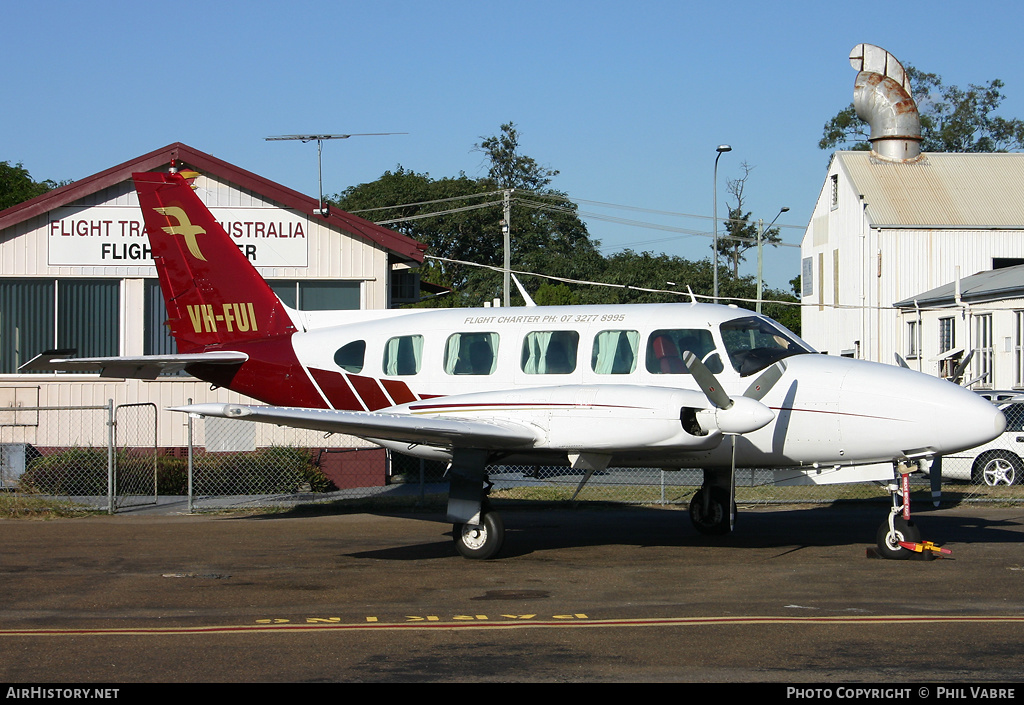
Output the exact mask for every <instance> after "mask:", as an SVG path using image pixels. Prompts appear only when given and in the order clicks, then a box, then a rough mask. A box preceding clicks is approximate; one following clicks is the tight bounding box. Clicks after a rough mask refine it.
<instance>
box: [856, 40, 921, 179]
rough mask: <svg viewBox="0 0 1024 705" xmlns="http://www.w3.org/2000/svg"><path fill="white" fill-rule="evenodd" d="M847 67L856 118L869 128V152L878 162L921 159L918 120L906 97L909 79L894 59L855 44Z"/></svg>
mask: <svg viewBox="0 0 1024 705" xmlns="http://www.w3.org/2000/svg"><path fill="white" fill-rule="evenodd" d="M850 65H851V66H853V68H854V69H856V70H857V71H858V72H859V73H858V74H857V80H856V82H854V84H853V105H854V108H856V110H857V117H859V118H860V119H861V120H864V121H865V122H867V123H868V124H869V125H871V136H870V137H869V138H868V141H870V142H871V151H872V152H873V153H874V154H876V155H877V156H879V157H880V158H882V159H888V160H890V161H909V160H913V159H917V158H918V157H920V155H921V117H920V115H919V114H918V112H917V103H915V102H914V98H913V96H911V95H910V78H909V77H908V76H907V72H906V71H904V70H903V66H902V65H901V64H900V62H899V61H897V60H896V57H895V56H893V55H892V54H890V53H889V52H887V51H886V50H885V49H882V48H881V47H876V46H874V45H873V44H858V45H857V46H855V47H854V48H853V51H851V52H850Z"/></svg>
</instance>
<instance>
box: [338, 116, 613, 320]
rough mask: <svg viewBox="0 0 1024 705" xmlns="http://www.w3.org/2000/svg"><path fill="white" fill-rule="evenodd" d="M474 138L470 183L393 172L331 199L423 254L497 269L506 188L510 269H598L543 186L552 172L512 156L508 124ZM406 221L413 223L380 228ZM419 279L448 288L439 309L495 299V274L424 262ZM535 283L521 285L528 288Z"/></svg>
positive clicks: (514, 138) (573, 272) (578, 228)
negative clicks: (475, 164) (477, 165)
mask: <svg viewBox="0 0 1024 705" xmlns="http://www.w3.org/2000/svg"><path fill="white" fill-rule="evenodd" d="M481 140H482V141H481V142H480V143H479V144H477V145H475V146H474V148H475V149H476V150H477V151H481V152H483V153H484V154H485V155H486V157H487V163H488V173H487V176H484V177H480V178H476V179H472V178H469V177H468V176H466V175H465V174H464V173H463V174H460V175H459V176H458V177H456V178H443V179H433V178H431V177H430V175H429V174H418V173H415V172H412V171H408V170H406V169H404V168H402V167H399V168H398V169H397V170H396V171H388V172H385V173H384V175H383V176H381V178H380V179H378V180H376V181H374V182H371V183H369V184H361V185H359V186H354V187H350V188H348V189H346V190H345V191H344V192H343V193H341V194H338V195H336V196H334V197H333V198H332V199H331V200H332V202H333V203H334V204H335V205H337V206H338V207H340V208H342V209H343V210H346V211H349V212H354V213H357V214H358V215H362V216H363V217H368V218H370V219H371V220H373V221H375V222H384V223H386V224H387V227H389V228H393V229H394V230H396V231H398V232H401V233H403V234H405V235H408V236H410V237H413V238H415V239H417V240H419V241H420V242H424V243H426V244H427V245H428V246H429V250H428V252H429V254H431V255H434V256H436V257H443V258H446V259H447V260H459V261H460V262H471V263H474V264H478V265H485V266H489V267H501V266H502V265H503V261H504V248H503V237H502V230H501V220H502V218H503V210H502V201H503V199H502V191H504V190H507V189H513V191H512V213H511V218H510V220H511V262H512V268H513V269H517V270H523V271H532V272H541V273H544V274H549V275H553V276H560V277H567V278H576V279H580V278H586V277H588V276H589V277H591V278H592V277H593V275H594V273H595V272H597V271H600V268H601V256H600V254H599V253H598V252H597V248H596V246H595V243H593V242H592V241H591V240H590V236H589V233H588V232H587V228H586V225H585V224H584V223H583V221H581V220H580V218H579V216H578V215H577V214H576V204H575V203H573V202H572V201H570V200H569V199H568V197H567V196H566V194H564V193H562V192H560V191H556V190H554V189H552V188H550V186H549V185H550V183H551V180H552V178H553V177H554V176H555V175H557V174H558V172H557V171H554V170H551V169H547V168H544V167H541V166H539V165H538V163H537V162H536V160H534V159H533V158H531V157H527V156H525V155H522V154H520V152H519V134H518V132H517V131H516V129H515V125H514V124H512V123H508V124H505V125H502V128H501V134H500V135H495V136H492V137H486V138H481ZM477 206H486V207H477ZM367 209H375V210H372V211H367ZM431 213H436V214H437V215H436V216H430V214H431ZM414 216H415V217H416V218H417V219H416V220H406V221H403V222H394V223H391V222H388V221H391V220H396V219H402V218H411V217H414ZM423 216H428V217H423ZM421 276H422V278H423V279H425V280H428V281H431V282H433V283H436V284H441V285H443V286H447V287H450V288H452V289H453V290H454V295H452V296H445V297H442V298H440V299H437V300H436V304H435V305H439V306H479V305H481V304H482V303H483V302H485V301H490V300H491V299H493V298H497V297H500V296H501V293H502V275H501V272H498V271H494V270H493V269H485V268H480V267H473V266H468V265H464V264H460V263H457V262H451V261H438V260H428V263H427V265H426V266H425V267H424V269H423V271H422V273H421ZM539 284H540V282H524V285H526V286H528V287H533V288H536V287H537V286H539ZM515 296H517V297H518V294H517V293H515Z"/></svg>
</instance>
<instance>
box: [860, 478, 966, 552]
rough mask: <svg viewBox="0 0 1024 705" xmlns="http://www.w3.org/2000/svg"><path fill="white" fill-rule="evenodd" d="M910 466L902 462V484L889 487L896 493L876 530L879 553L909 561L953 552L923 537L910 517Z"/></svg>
mask: <svg viewBox="0 0 1024 705" xmlns="http://www.w3.org/2000/svg"><path fill="white" fill-rule="evenodd" d="M909 470H910V468H908V467H906V466H905V465H900V467H899V471H900V483H899V485H895V484H893V485H890V486H889V487H888V489H889V492H890V494H891V495H892V509H890V510H889V516H888V517H886V518H885V521H883V522H882V523H881V525H880V526H879V527H878V531H877V532H876V533H875V543H876V549H877V551H876V552H877V554H878V555H879V556H880V557H882V558H889V559H892V560H905V559H907V558H910V557H911V556H912V555H914V554H917V555H920V556H921V557H923V558H936V557H938V556H940V555H943V554H951V553H952V551H950V550H949V549H946V548H940V547H939V546H936V545H935V543H933V542H932V541H922V540H921V530H920V529H919V528H918V527H917V525H916V524H914V522H913V521H911V520H910V473H909Z"/></svg>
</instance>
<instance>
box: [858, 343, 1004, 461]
mask: <svg viewBox="0 0 1024 705" xmlns="http://www.w3.org/2000/svg"><path fill="white" fill-rule="evenodd" d="M842 389H843V391H842V396H843V399H844V400H845V401H849V402H853V403H854V405H856V406H860V407H861V408H862V409H863V410H864V411H866V412H867V411H868V410H869V409H870V413H871V414H872V415H873V416H875V417H876V418H884V419H887V420H888V423H887V424H885V429H884V431H882V432H881V435H880V437H879V440H882V439H885V440H886V442H887V443H888V444H890V445H891V446H893V447H894V448H898V449H899V450H900V451H902V452H903V453H904V454H906V455H912V454H917V453H921V452H934V453H938V454H946V453H953V452H957V451H961V450H966V449H968V448H974V447H975V446H979V445H981V444H983V443H988V442H989V441H991V440H992V439H994V438H996V437H998V436H999V434H1001V433H1002V432H1003V430H1004V429H1005V428H1006V417H1005V416H1003V413H1002V412H1001V411H999V409H997V408H996V407H995V406H994V405H993V404H992V403H991V402H990V401H988V400H987V399H984V398H982V397H980V396H979V395H977V394H975V393H974V392H971V391H970V390H967V389H964V388H963V387H960V386H959V385H956V384H953V383H952V382H948V381H946V380H943V379H938V378H936V377H932V376H930V375H925V374H922V373H920V372H915V371H913V370H907V369H904V368H901V367H895V366H893V365H879V364H874V363H868V364H864V365H858V366H856V367H851V368H850V370H849V372H848V374H847V375H846V377H845V379H844V380H843V384H842ZM854 425H856V424H854V423H852V422H851V423H845V422H844V435H845V432H846V430H847V429H848V428H851V427H852V426H854ZM872 425H874V424H872ZM875 427H876V428H879V427H878V426H875ZM861 430H862V431H863V430H864V429H863V427H862V429H861Z"/></svg>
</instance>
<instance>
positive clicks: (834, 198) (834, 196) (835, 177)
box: [829, 174, 839, 210]
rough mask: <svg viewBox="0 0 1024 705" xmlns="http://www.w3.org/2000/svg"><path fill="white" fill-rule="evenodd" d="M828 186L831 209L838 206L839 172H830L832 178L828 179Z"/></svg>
mask: <svg viewBox="0 0 1024 705" xmlns="http://www.w3.org/2000/svg"><path fill="white" fill-rule="evenodd" d="M829 188H830V189H831V191H832V193H831V204H832V210H835V209H836V208H838V207H839V174H832V178H830V179H829Z"/></svg>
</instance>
